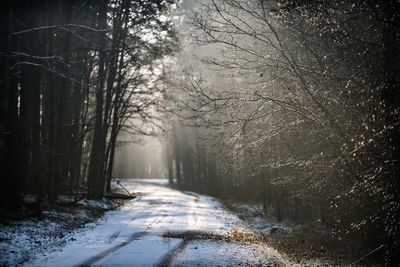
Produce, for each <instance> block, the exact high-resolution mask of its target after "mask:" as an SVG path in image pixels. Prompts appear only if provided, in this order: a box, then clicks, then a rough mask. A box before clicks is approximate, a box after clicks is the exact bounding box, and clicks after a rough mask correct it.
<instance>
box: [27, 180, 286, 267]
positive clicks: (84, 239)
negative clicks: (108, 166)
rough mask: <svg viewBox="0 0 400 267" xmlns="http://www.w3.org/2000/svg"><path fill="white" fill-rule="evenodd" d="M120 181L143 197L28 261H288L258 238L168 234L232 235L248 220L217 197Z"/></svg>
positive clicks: (61, 263)
mask: <svg viewBox="0 0 400 267" xmlns="http://www.w3.org/2000/svg"><path fill="white" fill-rule="evenodd" d="M122 182H123V183H124V185H125V186H126V187H127V189H128V190H129V191H131V192H135V193H138V195H139V197H138V198H136V199H134V200H131V201H129V202H127V203H126V204H125V205H124V206H122V207H121V208H120V209H118V210H115V211H110V212H108V213H107V214H106V215H105V216H104V217H103V219H101V220H99V221H98V222H97V223H96V224H95V225H93V229H91V230H86V231H83V232H80V233H76V234H72V236H71V237H70V238H69V241H67V243H66V245H65V246H64V247H63V248H62V249H61V250H59V251H55V252H51V253H48V254H42V255H41V256H40V257H38V258H37V259H36V260H35V261H33V262H29V263H28V264H26V266H89V265H90V266H154V265H172V266H181V265H185V266H187V265H196V266H209V265H220V266H227V265H228V266H232V265H238V264H241V265H256V264H257V265H263V266H268V265H269V264H271V266H287V265H288V263H287V262H286V261H285V260H284V259H283V258H282V256H281V255H279V253H278V252H276V250H273V249H270V248H268V247H266V246H265V245H262V244H260V243H257V244H251V243H246V242H238V241H235V240H233V241H226V240H213V239H207V238H206V239H204V238H201V239H198V240H196V239H194V240H186V239H185V238H179V236H177V237H173V236H171V237H166V236H165V234H166V233H174V232H175V233H186V232H188V233H190V232H191V233H193V232H196V233H208V234H210V235H216V236H217V235H218V236H229V235H230V234H231V233H232V232H233V231H235V230H236V231H237V229H238V227H239V228H240V227H242V228H243V227H246V226H245V225H244V224H243V222H242V221H241V220H240V219H239V218H238V217H237V216H235V215H234V214H233V213H231V212H229V211H227V210H226V209H225V208H224V207H223V206H222V205H221V204H220V203H219V202H218V201H217V200H215V199H214V198H211V197H207V196H203V195H199V194H194V193H190V192H181V191H177V190H174V189H170V188H168V187H164V186H159V185H155V184H149V183H144V182H143V181H134V180H123V181H122Z"/></svg>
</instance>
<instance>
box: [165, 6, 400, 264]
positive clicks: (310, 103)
mask: <svg viewBox="0 0 400 267" xmlns="http://www.w3.org/2000/svg"><path fill="white" fill-rule="evenodd" d="M399 23H400V2H399V1H396V0H389V1H379V0H365V1H324V0H313V1H296V0H287V1H286V0H282V1H263V0H260V1H244V0H227V1H223V0H210V1H201V2H199V3H198V8H197V9H195V11H194V12H193V14H192V27H191V28H190V30H189V31H190V33H191V34H192V37H191V39H190V40H189V41H190V42H192V45H191V46H190V47H189V48H187V51H186V52H185V51H184V52H183V56H182V59H181V61H178V62H179V64H177V66H176V68H175V72H172V75H171V77H172V79H171V81H170V82H171V84H173V85H174V86H175V90H176V93H175V95H174V96H173V97H172V98H173V99H174V100H175V101H174V102H176V103H178V104H177V107H176V108H177V109H178V110H180V112H179V114H178V117H177V119H176V120H175V122H174V123H172V126H171V129H172V134H171V135H170V137H169V139H168V142H167V150H166V159H167V162H168V164H167V165H168V166H169V167H168V170H169V177H170V181H171V182H173V183H176V184H177V186H179V187H181V188H186V189H190V190H196V191H199V192H203V193H207V194H211V195H214V196H218V197H222V198H227V199H236V200H246V201H248V200H252V201H254V202H259V203H260V202H261V203H263V205H264V209H265V210H266V211H267V214H268V212H269V214H270V215H273V216H276V217H277V218H278V220H283V219H291V220H300V221H317V220H318V221H322V222H323V223H324V224H325V225H327V227H329V228H330V229H331V230H332V233H333V237H334V238H336V239H339V240H346V239H352V240H357V241H358V243H359V244H363V245H362V246H363V248H364V249H365V251H367V252H368V251H373V253H374V255H373V256H378V257H379V256H385V257H386V258H387V260H389V263H390V265H393V266H394V265H395V263H398V262H399V258H398V257H399V255H400V252H399V240H400V228H399V216H400V199H399V196H400V186H399V181H400V180H399V177H400V176H399V170H400V166H399V159H400V154H399V151H400V147H399V141H400V139H399V138H400V133H399V118H400V116H399V111H400V110H399V104H400V90H399V78H400V76H399V70H400V69H399V67H400V60H399V52H400V51H399V35H400V24H399ZM193 44H194V45H193ZM185 53H186V54H185ZM190 54H193V55H194V56H192V58H191V60H190V61H189V60H188V59H187V57H188V56H187V55H190ZM182 62H186V64H181V63H182ZM188 62H189V63H188ZM176 77H179V78H178V79H177V78H176Z"/></svg>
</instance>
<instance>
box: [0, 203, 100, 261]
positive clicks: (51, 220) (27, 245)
mask: <svg viewBox="0 0 400 267" xmlns="http://www.w3.org/2000/svg"><path fill="white" fill-rule="evenodd" d="M98 212H99V211H95V210H87V209H82V210H79V209H78V210H76V209H74V210H73V213H72V212H70V211H68V210H66V211H65V212H63V211H61V210H54V209H45V210H44V211H43V216H42V217H41V218H30V219H24V220H5V219H2V220H1V222H0V223H1V224H0V225H1V228H0V266H18V265H21V264H23V263H25V262H26V261H28V260H30V259H31V258H32V257H34V256H35V255H37V254H41V255H46V254H51V253H53V252H54V251H55V250H56V249H57V248H59V247H61V246H63V245H64V244H65V243H66V242H67V241H72V240H74V239H75V238H76V236H78V235H79V233H81V232H82V231H88V230H90V229H91V228H93V224H90V223H88V222H91V221H93V220H94V219H96V218H98V215H99V214H98ZM85 223H88V224H86V226H85V227H83V228H78V229H76V228H77V226H79V225H82V224H85ZM72 232H74V234H72Z"/></svg>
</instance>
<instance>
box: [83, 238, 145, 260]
mask: <svg viewBox="0 0 400 267" xmlns="http://www.w3.org/2000/svg"><path fill="white" fill-rule="evenodd" d="M148 234H149V232H148V231H145V232H136V233H133V234H132V235H131V236H129V238H128V239H127V240H125V241H124V242H122V243H119V244H118V245H115V246H113V247H111V248H109V249H106V250H104V251H102V252H100V253H99V254H97V255H95V256H93V257H91V258H89V259H87V260H85V261H84V262H82V263H80V264H78V265H76V266H77V267H78V266H81V267H83V266H91V265H92V264H93V263H95V262H97V261H99V260H101V259H103V258H105V257H107V256H108V255H110V254H111V253H113V252H115V251H117V250H118V249H120V248H123V247H125V246H126V245H128V244H129V243H132V242H133V241H135V240H138V239H139V238H141V237H143V236H145V235H148Z"/></svg>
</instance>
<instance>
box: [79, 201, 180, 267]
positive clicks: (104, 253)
mask: <svg viewBox="0 0 400 267" xmlns="http://www.w3.org/2000/svg"><path fill="white" fill-rule="evenodd" d="M169 205H171V204H170V203H168V204H167V205H166V206H169ZM157 211H158V210H156V211H154V212H151V213H150V214H148V213H147V212H146V211H142V212H140V213H139V214H137V216H135V217H134V218H132V219H131V221H134V220H137V219H141V218H146V216H152V215H153V214H157ZM166 211H167V209H166V207H162V208H161V210H160V211H159V214H165V212H166ZM166 217H167V216H161V218H156V219H153V220H147V221H145V222H144V223H143V224H144V225H147V230H146V231H140V232H135V233H133V234H131V235H130V236H129V237H128V238H127V239H126V240H125V241H123V242H121V243H119V244H117V245H115V246H113V247H111V248H108V249H106V250H104V251H102V252H100V253H98V254H97V255H95V256H93V257H90V258H89V259H87V260H85V261H84V262H81V263H79V264H77V265H76V267H78V266H80V267H84V266H91V265H92V264H94V263H96V262H98V261H99V260H101V259H103V258H105V257H107V256H109V255H111V254H112V253H114V252H115V251H117V250H119V249H121V248H123V247H125V246H126V245H128V244H130V243H132V242H134V241H136V240H138V239H140V238H141V237H144V236H146V235H149V234H150V233H151V229H152V228H154V226H157V225H159V224H161V223H163V222H164V221H165V220H166ZM120 232H121V231H116V232H114V233H113V234H112V235H111V236H110V237H109V240H108V242H109V243H111V242H112V241H113V240H114V239H116V238H117V237H118V235H119V234H120ZM178 245H179V244H178Z"/></svg>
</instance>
